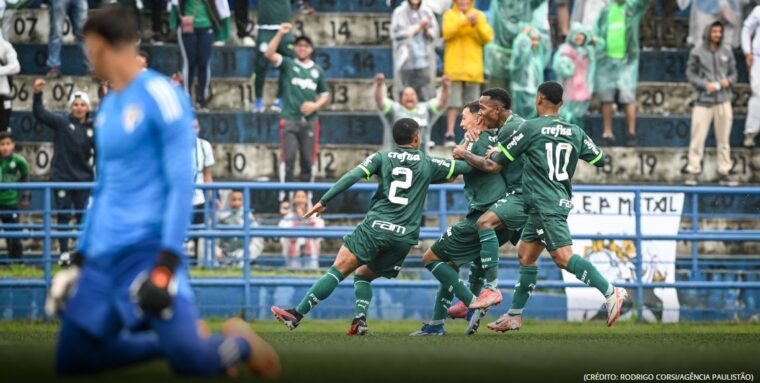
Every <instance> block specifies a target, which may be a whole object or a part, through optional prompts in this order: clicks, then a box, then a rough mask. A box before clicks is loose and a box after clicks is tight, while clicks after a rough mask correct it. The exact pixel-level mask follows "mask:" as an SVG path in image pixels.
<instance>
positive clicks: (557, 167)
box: [545, 142, 573, 181]
mask: <svg viewBox="0 0 760 383" xmlns="http://www.w3.org/2000/svg"><path fill="white" fill-rule="evenodd" d="M545 147H546V163H547V164H549V179H550V180H554V181H567V180H568V179H570V176H568V174H567V163H568V162H570V153H572V152H573V146H572V145H570V144H568V143H567V142H562V143H559V144H557V151H556V156H555V152H554V145H553V144H552V143H550V142H547V143H546V146H545ZM563 152H564V158H563ZM563 159H564V160H563ZM561 160H563V161H561Z"/></svg>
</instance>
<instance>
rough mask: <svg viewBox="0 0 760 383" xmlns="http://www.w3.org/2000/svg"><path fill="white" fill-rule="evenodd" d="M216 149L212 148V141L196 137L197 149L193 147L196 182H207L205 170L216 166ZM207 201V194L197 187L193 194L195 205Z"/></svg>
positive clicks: (198, 183)
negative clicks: (204, 174) (204, 175)
mask: <svg viewBox="0 0 760 383" xmlns="http://www.w3.org/2000/svg"><path fill="white" fill-rule="evenodd" d="M215 163H216V162H215V161H214V151H213V150H212V149H211V143H209V142H208V141H206V140H204V139H202V138H196V139H195V149H193V172H194V174H195V184H196V185H202V184H204V183H205V180H204V177H203V172H204V170H206V169H208V168H210V167H212V166H214V164H215ZM204 203H206V195H205V193H204V192H203V190H201V189H195V194H194V195H193V206H198V205H202V204H204Z"/></svg>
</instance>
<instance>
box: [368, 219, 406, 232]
mask: <svg viewBox="0 0 760 383" xmlns="http://www.w3.org/2000/svg"><path fill="white" fill-rule="evenodd" d="M372 228H373V229H380V230H385V231H390V232H393V233H396V234H399V235H404V234H406V228H405V227H403V226H401V225H396V224H395V223H391V222H385V221H372Z"/></svg>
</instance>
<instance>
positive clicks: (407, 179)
mask: <svg viewBox="0 0 760 383" xmlns="http://www.w3.org/2000/svg"><path fill="white" fill-rule="evenodd" d="M393 175H394V176H398V175H403V176H404V179H403V180H396V181H393V182H391V190H390V191H389V192H388V200H389V201H391V202H393V203H395V204H397V205H408V204H409V198H406V197H399V196H397V195H396V192H398V190H399V189H401V190H406V189H409V188H410V187H411V186H412V169H409V168H401V167H398V168H393Z"/></svg>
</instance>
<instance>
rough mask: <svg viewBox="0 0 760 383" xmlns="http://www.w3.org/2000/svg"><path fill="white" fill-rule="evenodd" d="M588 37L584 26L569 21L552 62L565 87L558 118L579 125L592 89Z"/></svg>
mask: <svg viewBox="0 0 760 383" xmlns="http://www.w3.org/2000/svg"><path fill="white" fill-rule="evenodd" d="M579 35H580V36H582V37H583V42H582V43H581V44H578V39H579V37H578V36H579ZM592 38H593V37H592V35H591V31H590V30H589V29H588V28H586V27H584V26H583V25H582V24H580V23H573V24H572V26H571V27H570V33H568V35H567V40H566V41H565V43H564V44H562V45H560V46H559V48H558V49H557V52H556V53H555V54H554V60H553V61H552V67H553V69H554V73H556V74H557V81H559V82H560V83H561V84H562V87H563V88H564V89H565V94H564V96H563V101H564V103H563V104H562V108H561V109H560V111H559V113H560V117H562V119H564V120H565V121H567V122H570V123H573V124H575V125H578V126H581V127H582V126H583V123H584V118H585V116H586V113H588V107H589V103H590V102H591V95H592V93H593V92H594V87H593V84H594V78H595V77H594V75H595V71H596V50H595V47H594V45H593V44H592V43H591V41H592Z"/></svg>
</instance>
